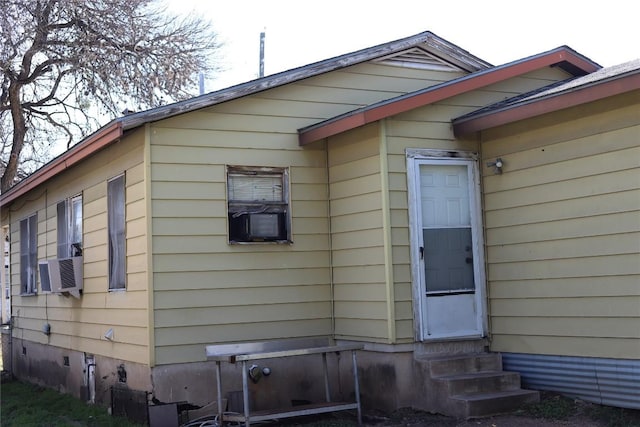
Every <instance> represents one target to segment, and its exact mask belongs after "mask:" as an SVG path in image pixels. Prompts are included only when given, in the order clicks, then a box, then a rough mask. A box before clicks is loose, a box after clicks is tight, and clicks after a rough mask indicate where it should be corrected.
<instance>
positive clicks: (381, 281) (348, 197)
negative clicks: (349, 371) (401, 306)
mask: <svg viewBox="0 0 640 427" xmlns="http://www.w3.org/2000/svg"><path fill="white" fill-rule="evenodd" d="M379 146H380V140H379V132H378V126H377V124H373V125H369V126H365V127H363V128H359V129H356V130H354V131H351V132H347V133H344V134H341V135H338V136H336V137H333V138H330V139H329V144H328V150H329V197H330V203H331V239H332V240H331V241H332V261H333V283H334V298H335V307H334V315H335V334H336V337H337V338H342V339H353V340H364V341H370V342H388V340H389V339H390V337H389V336H388V330H389V327H388V322H389V319H388V309H387V291H386V287H387V284H386V278H385V263H386V260H385V252H384V230H383V214H382V179H381V175H380V173H381V169H380V152H379Z"/></svg>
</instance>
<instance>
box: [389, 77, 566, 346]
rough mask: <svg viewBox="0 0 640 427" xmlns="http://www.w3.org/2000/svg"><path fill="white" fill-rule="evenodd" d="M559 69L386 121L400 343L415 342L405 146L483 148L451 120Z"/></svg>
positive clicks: (536, 84)
mask: <svg viewBox="0 0 640 427" xmlns="http://www.w3.org/2000/svg"><path fill="white" fill-rule="evenodd" d="M566 77H567V75H566V74H565V73H564V72H563V71H561V70H557V69H551V68H549V69H544V70H538V71H535V72H533V73H530V74H528V75H526V76H522V77H518V78H515V79H512V80H509V81H507V82H501V83H499V84H496V85H492V86H490V87H487V88H485V89H483V90H480V91H476V92H473V93H468V94H464V95H460V96H456V97H452V98H449V99H447V100H445V101H442V102H438V103H435V104H433V105H428V106H425V107H422V108H417V109H415V110H412V111H409V112H407V113H403V114H399V115H397V116H394V117H391V118H389V119H387V120H386V124H385V136H384V137H385V138H386V151H387V163H388V170H389V197H388V199H389V209H390V217H391V241H392V245H393V258H392V259H393V278H394V281H393V282H394V291H393V295H394V303H395V334H396V337H397V339H396V342H397V343H408V342H413V341H414V336H415V333H414V319H413V305H412V301H413V293H412V286H413V285H412V274H411V254H410V246H409V235H410V234H409V233H410V231H409V213H408V193H407V159H406V150H407V149H411V148H422V149H437V150H460V151H472V152H478V151H479V149H480V147H479V146H478V144H477V143H476V142H475V141H470V140H467V141H461V140H456V139H455V137H454V136H453V131H452V128H451V119H452V118H454V117H458V116H461V115H463V114H465V113H468V112H470V111H473V110H475V109H477V108H479V107H482V106H484V105H488V104H490V103H493V102H497V101H499V100H501V99H504V98H507V97H511V96H513V95H515V94H517V93H521V92H523V91H527V90H531V89H533V88H536V87H539V86H542V85H547V84H549V83H551V82H553V81H557V80H559V79H564V78H566Z"/></svg>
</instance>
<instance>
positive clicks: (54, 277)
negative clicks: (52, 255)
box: [48, 256, 82, 298]
mask: <svg viewBox="0 0 640 427" xmlns="http://www.w3.org/2000/svg"><path fill="white" fill-rule="evenodd" d="M48 262H49V278H50V279H51V291H52V292H57V293H63V294H70V295H73V296H74V297H76V298H80V294H81V293H82V257H81V256H76V257H71V258H59V259H50V260H48Z"/></svg>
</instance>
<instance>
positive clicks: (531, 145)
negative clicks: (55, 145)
mask: <svg viewBox="0 0 640 427" xmlns="http://www.w3.org/2000/svg"><path fill="white" fill-rule="evenodd" d="M633 64H635V68H634V66H633ZM633 64H632V66H629V67H628V69H626V68H625V69H623V70H625V71H624V72H623V71H621V70H620V69H614V70H613V71H611V70H609V69H606V70H601V71H598V70H599V69H600V67H599V66H598V65H597V64H596V63H594V62H593V61H591V60H589V59H588V58H586V57H584V56H582V55H580V54H578V53H576V52H575V51H573V50H571V49H569V48H567V47H560V48H557V49H554V50H552V51H549V52H544V53H541V54H539V55H535V56H532V57H528V58H524V59H522V60H519V61H515V62H513V63H509V64H505V65H501V66H492V65H490V64H488V63H486V62H485V61H482V60H481V59H479V58H476V57H475V56H473V55H471V54H469V53H468V52H466V51H464V50H463V49H461V48H459V47H458V46H455V45H453V44H451V43H449V42H447V41H446V40H444V39H442V38H440V37H438V36H436V35H434V34H433V33H430V32H425V33H421V34H418V35H415V36H412V37H408V38H405V39H402V40H397V41H393V42H390V43H386V44H384V45H379V46H374V47H372V48H368V49H364V50H361V51H358V52H354V53H350V54H346V55H343V56H340V57H336V58H331V59H328V60H325V61H322V62H319V63H315V64H311V65H308V66H305V67H301V68H297V69H294V70H290V71H287V72H284V73H280V74H276V75H272V76H268V77H265V78H261V79H258V80H255V81H251V82H247V83H244V84H241V85H238V86H234V87H231V88H228V89H224V90H221V91H218V92H212V93H209V94H206V95H202V96H200V97H197V98H194V99H191V100H188V101H184V102H180V103H176V104H171V105H167V106H163V107H159V108H156V109H153V110H149V111H144V112H140V113H134V114H130V115H126V116H123V117H120V118H118V119H115V120H114V121H112V122H111V123H109V124H107V125H105V126H104V127H103V128H102V129H100V130H99V131H97V132H96V133H94V134H92V135H90V136H89V137H87V138H86V139H85V140H83V141H82V142H81V143H79V144H78V145H77V146H75V147H73V148H72V149H71V150H69V151H68V152H67V153H65V154H64V155H62V156H60V157H59V158H56V159H54V160H53V161H52V162H51V163H49V164H47V165H45V166H44V167H43V168H42V169H40V170H38V171H37V172H35V173H34V174H33V175H31V176H30V177H28V178H27V179H25V180H24V181H22V182H20V183H19V184H17V185H16V186H14V187H13V188H11V189H10V190H9V191H8V192H6V193H4V194H2V195H1V196H0V197H1V199H0V200H1V202H2V211H1V220H2V222H1V224H2V226H3V232H4V233H5V234H6V235H7V236H8V237H9V241H10V260H11V261H10V283H9V284H8V285H10V287H11V295H12V309H11V319H12V323H11V326H12V330H11V338H12V349H13V351H12V354H11V367H12V370H13V372H14V374H15V375H16V376H18V377H20V378H24V379H28V380H31V381H36V382H39V383H41V384H45V385H48V386H51V387H55V388H58V389H60V390H62V391H65V392H69V393H72V394H76V395H82V396H84V397H85V398H87V399H88V400H94V401H97V402H101V403H109V401H110V397H109V396H110V395H109V391H110V390H111V389H112V387H114V386H116V388H119V389H123V388H124V389H126V390H131V391H132V392H133V391H144V392H149V393H150V394H151V395H152V397H153V399H154V401H157V400H159V401H162V402H189V403H191V404H194V405H199V406H201V405H206V404H208V403H209V402H213V401H214V400H215V399H216V398H217V395H218V392H217V390H216V387H215V382H216V375H215V371H214V368H213V364H212V362H210V361H207V356H206V352H205V348H209V347H210V348H213V349H215V348H221V349H223V348H224V349H227V348H229V347H230V346H234V345H236V346H241V345H245V344H251V343H263V342H284V341H291V340H294V341H297V342H300V343H318V342H325V341H326V342H328V343H361V344H362V345H363V346H364V349H363V350H362V351H359V352H358V363H359V369H358V371H359V375H360V394H361V396H362V402H363V405H364V407H365V408H367V407H369V408H381V409H395V408H399V407H403V406H413V407H416V408H422V409H427V410H432V411H438V412H442V413H447V414H452V415H458V416H476V415H483V414H486V413H490V412H491V411H495V410H504V409H506V408H508V407H511V406H513V405H517V404H520V403H522V402H526V401H530V400H532V399H536V398H537V394H536V393H535V392H531V391H528V390H522V389H520V376H519V375H518V374H514V373H513V372H507V371H503V369H502V360H504V362H505V364H506V365H507V367H510V369H514V370H517V371H521V372H522V373H523V374H522V375H523V379H524V380H525V384H527V385H528V386H531V387H532V388H539V389H544V388H549V389H554V384H553V381H552V379H550V376H549V375H548V374H545V373H544V372H552V369H553V366H555V365H554V364H557V363H563V364H564V365H563V366H564V367H563V370H564V371H565V372H566V374H567V378H566V379H565V381H563V383H564V384H574V383H575V384H577V383H578V380H577V378H578V376H579V375H582V374H583V373H584V372H586V370H587V368H584V370H583V371H580V369H577V368H575V367H576V366H586V365H585V363H584V360H582V359H579V358H587V359H588V360H589V361H590V362H593V366H594V368H593V371H592V372H597V375H601V373H600V371H598V369H600V368H602V367H603V366H606V365H607V364H611V363H613V365H607V366H614V369H618V368H619V367H622V366H624V367H627V368H628V372H629V376H628V377H627V376H623V377H621V378H618V379H617V382H615V381H614V382H615V385H614V386H612V388H609V389H607V392H606V394H607V395H610V396H614V397H613V398H612V399H610V400H608V401H606V402H605V403H613V404H618V405H620V406H628V407H637V401H638V400H637V399H635V402H636V403H635V404H636V406H633V399H629V396H631V397H633V396H634V393H635V396H637V393H638V386H637V384H638V383H639V381H638V379H637V376H638V374H637V372H638V366H639V364H640V362H639V359H640V347H639V346H640V335H639V332H638V331H640V325H639V323H640V313H639V310H640V308H639V307H640V292H639V291H638V278H639V273H640V272H639V271H638V265H640V262H638V261H639V255H640V250H639V248H638V241H639V240H638V232H639V231H640V230H639V228H638V214H639V211H640V202H639V197H638V190H639V188H640V185H639V182H638V176H639V175H638V166H639V165H638V150H639V149H640V147H639V146H638V144H639V139H638V129H639V127H638V126H639V123H638V121H639V117H638V113H637V111H638V94H639V92H638V80H637V77H638V66H637V63H633ZM603 71H604V73H603ZM627 75H631V82H630V83H629V82H627V83H625V85H622V89H619V88H620V86H621V84H620V82H621V81H622V80H623V79H626V78H627ZM566 81H569V83H566ZM610 82H617V85H616V84H613V86H614V87H616V88H618V89H616V90H618V92H614V91H613V90H612V89H611V87H610V86H606V89H598V88H600V87H602V85H605V84H607V85H608V84H610ZM625 82H626V80H625ZM549 87H553V89H549ZM582 90H586V91H587V92H588V93H590V94H593V93H597V94H598V96H599V98H596V99H592V98H593V97H594V96H595V95H592V98H589V96H585V97H580V96H576V93H578V92H580V91H582ZM580 93H581V92H580ZM574 98H577V99H578V101H575V100H574ZM568 99H571V102H569V101H568ZM537 106H542V108H538V107H537ZM545 108H546V109H545ZM594 230H596V231H594ZM634 233H635V234H634ZM65 274H66V275H65ZM2 276H3V277H4V275H2ZM5 285H7V284H5ZM610 335H613V336H610ZM301 360H302V361H301V362H299V363H298V362H296V363H293V364H291V363H288V362H286V361H284V360H273V361H270V363H271V365H270V366H271V367H273V369H272V375H270V376H269V377H268V378H264V379H263V380H261V381H260V382H257V383H255V384H252V386H251V393H252V395H251V399H252V403H251V405H252V407H258V408H259V407H267V406H269V404H271V403H273V402H274V401H278V403H279V404H281V403H282V402H291V401H294V400H296V401H297V400H306V401H315V400H316V399H318V396H322V393H323V391H324V389H323V387H322V386H321V385H319V383H320V382H321V381H320V382H318V381H317V380H316V378H315V377H314V375H313V374H314V373H313V372H312V371H313V369H312V368H310V366H312V365H311V363H312V361H311V360H310V359H309V358H303V359H301ZM558 360H560V362H558ZM331 363H332V364H335V366H337V367H338V368H339V375H338V377H339V378H338V379H339V380H340V381H341V384H348V382H347V381H342V377H349V376H350V375H351V374H352V372H351V373H350V372H349V365H348V364H346V365H344V361H340V358H339V357H338V358H337V359H336V360H334V359H331ZM534 364H535V365H538V366H543V367H544V369H542V370H534V369H532V368H531V366H533V365H534ZM343 365H344V367H343ZM511 367H514V368H511ZM569 367H571V368H569ZM547 368H548V369H547ZM572 369H573V370H572ZM589 369H591V368H589ZM543 371H544V372H543ZM571 372H575V375H574V376H571ZM618 372H619V371H618ZM225 374H227V375H231V376H234V375H235V377H238V378H239V374H240V373H239V368H238V366H237V365H229V366H226V367H225ZM594 375H596V374H594ZM625 375H626V374H625ZM633 375H635V377H633ZM469 376H474V379H473V381H471V382H469V381H466V382H464V381H461V378H462V377H469ZM633 378H635V380H634V381H635V386H634V385H633V384H632V383H633V381H630V380H629V379H633ZM279 381H280V383H279ZM225 384H226V383H225ZM276 384H284V386H282V385H276ZM629 384H631V385H629ZM617 385H621V386H620V387H618V386H617ZM238 388H239V379H238V380H235V381H233V382H231V383H229V384H228V385H227V386H226V388H224V389H222V390H221V393H224V394H225V396H229V394H228V393H229V392H233V391H235V390H237V389H238ZM494 388H495V389H494ZM556 389H559V388H558V387H556ZM614 389H615V390H617V391H612V390H614ZM489 391H491V392H492V393H493V394H492V396H488V395H489V394H490V393H488V392H489ZM561 391H563V392H567V393H569V394H572V393H573V394H580V393H578V391H579V390H578V388H577V387H573V388H566V389H561ZM599 391H600V395H602V390H599ZM353 392H354V390H353V388H350V387H349V386H346V385H344V386H343V389H340V391H339V392H338V394H343V395H344V396H346V397H349V395H350V394H352V393H353ZM589 393H591V392H589ZM589 393H582V394H580V395H584V394H589ZM589 395H591V394H589ZM592 395H595V392H594V393H593V394H592ZM274 396H275V397H274ZM156 399H157V400H156ZM625 399H626V400H625ZM484 401H490V402H492V403H491V404H492V405H493V406H490V407H489V409H486V408H484V407H481V405H479V404H478V402H484ZM629 402H632V403H631V404H630V403H629Z"/></svg>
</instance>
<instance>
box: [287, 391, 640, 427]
mask: <svg viewBox="0 0 640 427" xmlns="http://www.w3.org/2000/svg"><path fill="white" fill-rule="evenodd" d="M342 414H344V413H342ZM278 425H287V426H295V427H347V426H356V425H357V422H356V420H355V417H354V416H353V415H349V416H345V415H339V414H334V415H333V416H331V415H329V416H325V417H318V418H315V419H313V418H310V419H307V420H302V419H297V420H294V419H291V420H289V421H286V422H281V423H278ZM363 426H365V427H422V426H428V427H640V410H629V409H620V408H612V407H608V406H601V405H596V404H592V403H589V402H584V401H581V400H578V399H572V398H568V397H564V396H561V395H559V394H557V393H550V392H542V393H541V402H540V403H539V404H536V405H531V406H528V407H524V408H522V409H520V410H517V411H514V412H512V413H508V414H503V415H496V416H492V417H487V418H479V419H471V420H457V419H455V418H451V417H445V416H443V415H437V414H430V413H427V412H421V411H416V410H412V409H401V410H398V411H396V412H394V413H393V414H373V413H371V412H366V411H365V413H364V414H363Z"/></svg>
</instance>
